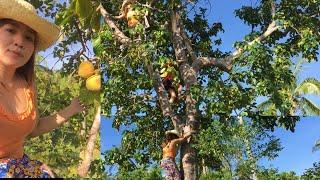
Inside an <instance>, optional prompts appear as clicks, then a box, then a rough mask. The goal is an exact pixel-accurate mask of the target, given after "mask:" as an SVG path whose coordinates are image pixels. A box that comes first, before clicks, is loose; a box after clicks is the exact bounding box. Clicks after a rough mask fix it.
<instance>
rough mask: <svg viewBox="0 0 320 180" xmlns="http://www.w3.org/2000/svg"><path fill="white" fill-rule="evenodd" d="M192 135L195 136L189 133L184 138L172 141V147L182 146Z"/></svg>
mask: <svg viewBox="0 0 320 180" xmlns="http://www.w3.org/2000/svg"><path fill="white" fill-rule="evenodd" d="M192 134H193V133H192V132H188V133H186V134H184V135H183V137H181V138H178V139H174V140H172V141H171V142H172V143H171V145H172V146H175V145H176V144H180V143H182V142H184V141H186V140H187V139H188V138H189V137H190V136H191V135H192Z"/></svg>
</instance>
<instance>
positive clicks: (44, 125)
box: [28, 98, 85, 138]
mask: <svg viewBox="0 0 320 180" xmlns="http://www.w3.org/2000/svg"><path fill="white" fill-rule="evenodd" d="M84 110H85V107H84V106H83V105H82V104H81V103H80V100H79V98H74V99H73V100H72V101H71V104H70V105H69V106H67V107H66V108H64V109H62V110H60V111H59V112H58V113H56V114H54V115H51V116H47V117H42V118H39V119H38V120H37V121H38V123H37V125H36V127H35V128H34V130H33V131H32V133H31V134H30V135H29V136H28V137H29V138H32V137H37V136H40V135H42V134H45V133H48V132H50V131H52V130H53V129H55V128H57V127H58V126H59V125H61V124H62V123H64V122H66V121H67V120H68V119H69V118H70V117H71V116H73V115H75V114H77V113H80V112H83V111H84Z"/></svg>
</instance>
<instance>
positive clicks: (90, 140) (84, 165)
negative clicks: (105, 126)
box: [78, 106, 101, 177]
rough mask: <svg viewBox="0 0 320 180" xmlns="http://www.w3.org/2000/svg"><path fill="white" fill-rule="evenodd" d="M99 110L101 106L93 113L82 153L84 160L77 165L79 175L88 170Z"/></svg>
mask: <svg viewBox="0 0 320 180" xmlns="http://www.w3.org/2000/svg"><path fill="white" fill-rule="evenodd" d="M100 112H101V107H100V106H99V107H98V108H97V112H96V114H95V117H94V121H93V124H92V127H91V130H90V134H89V138H88V144H87V149H86V150H85V154H84V160H83V161H82V162H81V164H80V165H79V167H78V174H79V176H80V177H86V176H87V174H88V172H89V168H90V164H91V161H92V158H93V150H94V145H95V142H96V139H97V135H98V133H99V129H100V120H101V119H100Z"/></svg>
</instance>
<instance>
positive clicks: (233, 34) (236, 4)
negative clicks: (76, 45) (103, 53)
mask: <svg viewBox="0 0 320 180" xmlns="http://www.w3.org/2000/svg"><path fill="white" fill-rule="evenodd" d="M207 2H211V4H207V7H211V10H209V11H208V13H207V15H208V17H209V19H212V21H211V23H212V22H216V21H221V22H222V24H223V28H224V30H225V33H224V34H223V35H222V36H221V37H222V46H221V48H222V50H224V51H232V50H233V43H234V42H235V41H239V40H242V39H243V37H244V36H245V34H247V33H248V32H249V31H250V30H251V29H250V28H249V27H247V26H245V25H243V23H242V22H241V21H240V20H239V19H237V18H235V16H234V13H233V11H234V10H235V9H237V8H240V7H241V6H242V5H251V4H255V3H256V0H251V1H249V0H242V1H235V0H224V1H218V0H216V1H207ZM319 69H320V62H312V63H306V64H305V65H304V66H303V71H302V74H301V75H300V76H299V78H298V82H301V81H302V80H303V79H305V78H306V77H315V78H317V79H320V73H319ZM309 98H310V99H312V100H314V101H315V102H317V103H318V104H320V98H318V97H315V96H309ZM111 125H112V121H111V120H107V119H105V118H102V127H101V130H102V131H101V139H102V141H101V148H102V152H103V151H104V150H106V149H110V148H111V147H113V146H118V145H119V144H120V141H121V134H120V133H119V132H117V131H116V130H115V129H112V127H111ZM319 130H320V117H306V118H302V119H301V120H300V121H299V122H298V123H297V126H296V131H295V132H294V133H292V132H290V131H287V130H285V129H282V128H277V129H276V130H275V131H274V132H273V134H274V135H275V136H276V137H278V138H280V141H281V144H282V146H283V147H284V149H283V150H282V151H281V152H280V153H279V157H277V158H276V159H275V160H272V161H268V160H266V159H263V160H261V161H260V162H259V165H263V166H266V167H275V168H278V169H279V171H294V172H296V173H297V174H299V175H301V174H302V172H303V171H304V170H305V169H307V168H310V167H312V164H313V163H314V162H316V161H318V160H319V159H320V151H319V152H315V153H312V151H311V150H312V147H313V145H314V143H315V141H316V140H317V139H318V138H320V131H319Z"/></svg>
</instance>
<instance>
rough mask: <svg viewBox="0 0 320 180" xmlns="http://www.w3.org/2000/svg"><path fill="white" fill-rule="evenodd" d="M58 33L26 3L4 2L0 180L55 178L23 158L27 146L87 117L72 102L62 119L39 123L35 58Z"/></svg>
mask: <svg viewBox="0 0 320 180" xmlns="http://www.w3.org/2000/svg"><path fill="white" fill-rule="evenodd" d="M59 32H60V30H59V28H58V27H57V26H56V25H54V24H53V23H50V22H49V21H46V20H45V19H43V18H42V17H40V16H38V15H37V13H36V10H35V8H34V7H33V6H32V5H31V4H29V3H27V2H26V1H24V0H0V178H2V177H53V173H52V172H51V171H50V169H49V168H48V167H47V166H46V165H45V164H43V163H41V162H39V161H36V160H30V159H29V157H28V156H27V155H26V154H24V151H23V146H24V141H25V139H26V138H27V137H36V136H39V135H42V134H45V133H48V132H50V131H52V130H53V129H55V128H57V127H58V126H59V125H61V124H62V123H64V122H65V121H67V119H68V118H69V117H71V116H73V115H74V114H76V113H80V112H83V111H85V108H84V106H83V105H82V104H81V103H80V101H79V98H74V99H73V100H72V101H71V104H70V105H69V106H67V107H66V108H64V109H62V110H61V111H59V112H58V113H56V114H54V115H52V116H48V117H42V118H41V117H38V115H39V113H38V112H37V106H36V105H37V101H36V99H37V96H36V88H35V87H36V86H35V82H34V61H35V56H36V53H37V52H38V51H40V50H44V49H46V48H48V47H50V46H51V45H52V44H54V43H55V41H56V40H57V39H58V36H59Z"/></svg>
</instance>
